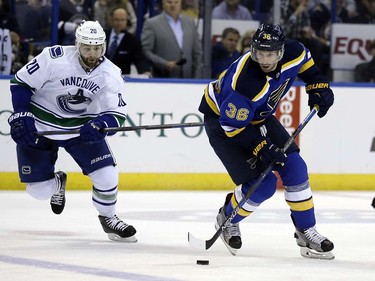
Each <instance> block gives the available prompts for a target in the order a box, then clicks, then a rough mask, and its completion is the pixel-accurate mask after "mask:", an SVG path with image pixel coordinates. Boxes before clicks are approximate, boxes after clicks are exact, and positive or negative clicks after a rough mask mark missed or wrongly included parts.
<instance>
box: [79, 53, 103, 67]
mask: <svg viewBox="0 0 375 281" xmlns="http://www.w3.org/2000/svg"><path fill="white" fill-rule="evenodd" d="M79 58H80V61H81V63H82V64H83V67H86V68H89V69H92V68H94V67H95V66H97V65H98V64H99V58H97V57H88V58H85V57H82V56H80V57H79Z"/></svg>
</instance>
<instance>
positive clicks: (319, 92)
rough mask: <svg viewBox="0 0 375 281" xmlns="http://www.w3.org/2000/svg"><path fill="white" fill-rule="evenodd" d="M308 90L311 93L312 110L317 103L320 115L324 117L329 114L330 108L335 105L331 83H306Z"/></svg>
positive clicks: (310, 103)
mask: <svg viewBox="0 0 375 281" xmlns="http://www.w3.org/2000/svg"><path fill="white" fill-rule="evenodd" d="M306 92H307V93H308V94H309V106H310V110H311V109H313V107H314V106H315V105H317V106H318V107H319V111H318V116H319V117H320V118H322V117H323V116H324V115H326V114H327V111H328V109H329V108H330V107H331V106H332V105H333V101H334V96H333V92H332V90H331V89H330V87H329V83H315V84H310V85H306Z"/></svg>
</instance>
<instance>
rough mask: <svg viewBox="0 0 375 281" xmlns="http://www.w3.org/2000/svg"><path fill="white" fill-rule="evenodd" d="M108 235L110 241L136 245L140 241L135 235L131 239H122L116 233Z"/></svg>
mask: <svg viewBox="0 0 375 281" xmlns="http://www.w3.org/2000/svg"><path fill="white" fill-rule="evenodd" d="M107 234H108V238H109V239H110V240H112V241H116V242H127V243H136V242H137V241H138V240H137V238H136V237H135V236H134V235H133V236H130V237H121V236H119V235H117V234H114V233H107Z"/></svg>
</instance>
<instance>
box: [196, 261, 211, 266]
mask: <svg viewBox="0 0 375 281" xmlns="http://www.w3.org/2000/svg"><path fill="white" fill-rule="evenodd" d="M197 264H200V265H209V264H210V261H208V260H197Z"/></svg>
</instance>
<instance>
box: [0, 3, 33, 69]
mask: <svg viewBox="0 0 375 281" xmlns="http://www.w3.org/2000/svg"><path fill="white" fill-rule="evenodd" d="M0 29H2V30H1V37H3V36H4V38H6V37H8V36H9V37H8V40H9V38H10V41H11V43H8V44H4V45H3V46H1V45H0V47H1V48H2V52H1V54H2V56H1V57H0V74H4V75H9V74H14V73H16V72H17V71H18V70H19V69H20V68H21V67H23V66H24V65H25V64H26V63H27V55H28V54H27V51H28V50H23V46H24V45H23V44H22V40H21V39H22V38H21V29H20V27H19V25H18V22H17V19H16V17H15V16H14V15H13V14H12V13H11V11H10V7H9V2H8V1H7V0H0ZM6 29H7V30H9V33H8V34H9V35H5V34H4V35H3V31H4V32H5V30H6ZM4 38H0V39H1V40H0V42H1V41H2V40H3V39H4ZM4 40H5V39H4ZM8 42H9V41H8Z"/></svg>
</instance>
